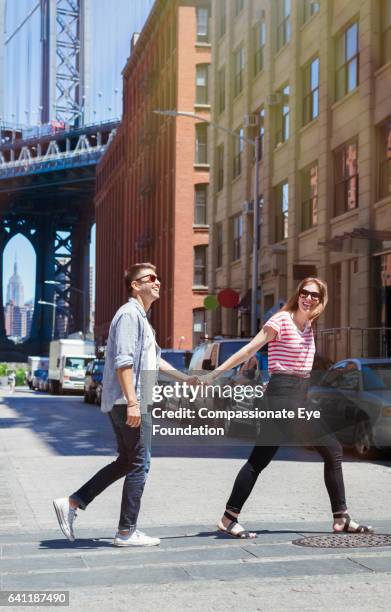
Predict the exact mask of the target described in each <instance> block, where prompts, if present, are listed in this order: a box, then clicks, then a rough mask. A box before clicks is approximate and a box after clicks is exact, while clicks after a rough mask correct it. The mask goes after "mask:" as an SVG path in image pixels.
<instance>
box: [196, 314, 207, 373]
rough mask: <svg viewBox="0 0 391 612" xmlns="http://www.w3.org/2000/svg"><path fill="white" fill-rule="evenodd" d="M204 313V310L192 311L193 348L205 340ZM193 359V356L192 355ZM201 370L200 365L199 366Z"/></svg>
mask: <svg viewBox="0 0 391 612" xmlns="http://www.w3.org/2000/svg"><path fill="white" fill-rule="evenodd" d="M205 332H206V313H205V309H204V308H197V309H195V310H193V346H197V344H199V343H200V342H201V340H203V339H204V338H205ZM193 357H194V354H193ZM199 369H201V363H200V364H199Z"/></svg>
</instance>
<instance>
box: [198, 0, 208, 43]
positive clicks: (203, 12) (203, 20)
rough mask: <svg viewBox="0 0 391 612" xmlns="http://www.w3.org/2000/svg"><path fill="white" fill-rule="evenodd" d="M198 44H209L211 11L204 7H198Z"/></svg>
mask: <svg viewBox="0 0 391 612" xmlns="http://www.w3.org/2000/svg"><path fill="white" fill-rule="evenodd" d="M197 42H198V43H208V42H209V11H208V9H207V8H206V7H204V6H199V7H197Z"/></svg>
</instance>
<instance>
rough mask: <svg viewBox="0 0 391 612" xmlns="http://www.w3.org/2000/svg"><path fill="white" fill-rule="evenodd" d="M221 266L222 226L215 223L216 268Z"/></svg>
mask: <svg viewBox="0 0 391 612" xmlns="http://www.w3.org/2000/svg"><path fill="white" fill-rule="evenodd" d="M222 265H223V224H222V223H216V268H221V266H222Z"/></svg>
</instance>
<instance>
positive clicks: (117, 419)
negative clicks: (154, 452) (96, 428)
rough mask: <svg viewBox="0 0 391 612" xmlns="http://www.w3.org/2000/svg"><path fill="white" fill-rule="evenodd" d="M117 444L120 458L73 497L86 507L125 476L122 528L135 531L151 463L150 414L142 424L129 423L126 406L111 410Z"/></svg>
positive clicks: (145, 415) (103, 469) (119, 525)
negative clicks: (132, 424)
mask: <svg viewBox="0 0 391 612" xmlns="http://www.w3.org/2000/svg"><path fill="white" fill-rule="evenodd" d="M108 415H109V418H110V421H111V424H112V427H113V430H114V433H115V437H116V439H117V444H118V457H117V459H116V460H115V461H113V462H112V463H109V464H108V465H106V466H105V467H104V468H102V469H101V470H99V472H97V473H96V474H95V475H94V476H93V477H92V478H91V479H90V480H89V481H88V482H86V483H85V484H84V485H83V486H82V487H81V488H80V489H79V490H78V491H76V492H75V493H73V495H71V498H72V499H73V500H75V501H76V502H77V503H78V504H79V508H82V509H83V510H85V508H86V507H87V506H88V504H89V503H91V502H92V500H93V499H94V498H95V497H96V496H97V495H99V494H100V493H102V491H104V490H105V489H106V488H107V487H108V486H109V485H111V484H112V483H113V482H115V481H116V480H119V479H120V478H123V477H124V476H125V480H124V486H123V489H122V502H121V515H120V520H119V524H118V529H119V530H124V531H125V530H132V529H134V528H135V526H136V523H137V517H138V514H139V511H140V504H141V497H142V494H143V491H144V486H145V482H146V480H147V475H148V472H149V467H150V462H151V427H152V426H151V422H152V421H151V415H150V414H142V416H141V427H129V425H126V406H125V405H118V406H114V407H113V409H112V410H111V411H110V412H109V413H108Z"/></svg>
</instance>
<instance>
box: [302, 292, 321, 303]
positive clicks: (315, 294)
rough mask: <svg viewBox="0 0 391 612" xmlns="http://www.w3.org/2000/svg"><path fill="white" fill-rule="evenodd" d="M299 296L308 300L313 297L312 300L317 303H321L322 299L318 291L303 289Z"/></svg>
mask: <svg viewBox="0 0 391 612" xmlns="http://www.w3.org/2000/svg"><path fill="white" fill-rule="evenodd" d="M299 295H300V297H302V298H307V297H310V296H311V299H312V300H317V301H319V300H320V298H321V297H322V296H321V295H320V293H318V292H317V291H307V289H302V290H301V291H300V294H299Z"/></svg>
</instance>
